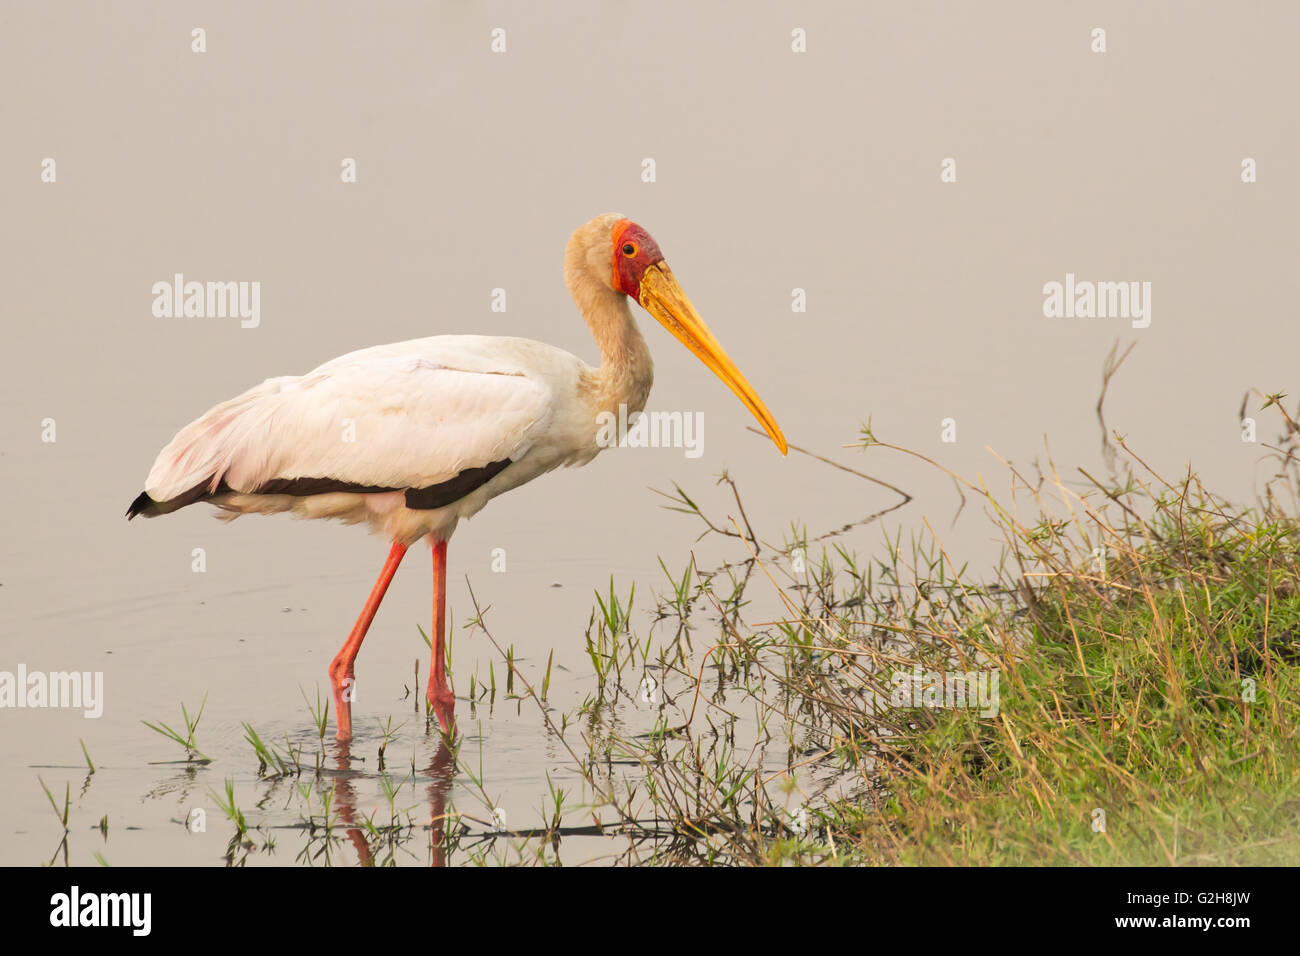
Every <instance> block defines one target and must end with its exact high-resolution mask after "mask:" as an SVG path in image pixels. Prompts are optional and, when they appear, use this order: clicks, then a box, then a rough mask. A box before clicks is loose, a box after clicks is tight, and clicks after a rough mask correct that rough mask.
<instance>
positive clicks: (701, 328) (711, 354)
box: [639, 262, 788, 455]
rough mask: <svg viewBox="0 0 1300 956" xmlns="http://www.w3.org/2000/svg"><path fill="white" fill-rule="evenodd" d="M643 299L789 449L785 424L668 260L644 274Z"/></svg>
mask: <svg viewBox="0 0 1300 956" xmlns="http://www.w3.org/2000/svg"><path fill="white" fill-rule="evenodd" d="M639 301H640V303H641V307H642V308H643V309H645V310H646V311H647V312H649V313H650V314H651V315H653V316H654V317H655V318H656V319H658V320H659V323H660V324H661V325H662V326H663V327H664V328H666V329H667V330H668V331H669V332H671V333H672V334H673V335H674V336H675V337H676V339H677V341H678V342H681V343H682V345H685V346H686V347H687V348H688V349H690V350H691V351H692V352H694V353H695V355H696V356H697V357H698V358H699V360H700V361H701V362H703V363H704V364H705V365H707V366H708V367H709V368H710V369H711V370H712V371H713V374H714V375H716V376H718V378H720V379H722V381H723V383H724V384H725V385H726V386H727V388H729V389H731V390H732V391H733V392H735V393H736V397H737V398H739V399H740V400H741V401H742V402H744V403H745V407H746V408H748V409H749V410H750V411H751V412H753V413H754V417H755V418H757V419H758V422H759V424H760V425H762V426H763V429H764V431H766V432H767V434H768V435H769V436H770V437H771V439H772V441H774V442H776V447H777V448H779V449H780V450H781V454H783V455H784V454H786V453H787V450H788V449H787V446H786V443H785V436H784V435H783V434H781V426H780V425H778V424H777V423H776V419H775V418H773V417H772V413H771V412H769V411H768V410H767V406H766V405H764V404H763V400H762V399H761V398H759V397H758V393H757V392H755V391H754V389H753V387H752V386H751V385H750V384H749V382H747V381H745V376H743V375H741V374H740V369H738V368H736V363H735V362H733V361H731V359H730V358H729V357H728V356H727V353H726V352H724V351H723V349H722V346H721V345H719V344H718V340H717V339H715V338H714V337H713V333H712V332H710V331H709V327H708V326H707V325H705V324H704V320H703V319H701V318H700V314H699V313H698V312H696V311H695V306H693V305H691V300H690V299H688V298H686V293H685V292H683V291H682V287H681V285H679V284H678V282H677V278H676V277H675V276H674V275H673V273H672V270H671V269H669V268H668V265H667V264H666V263H663V262H656V263H655V264H654V265H652V266H649V267H647V268H646V270H645V272H643V273H642V275H641V296H640V299H639Z"/></svg>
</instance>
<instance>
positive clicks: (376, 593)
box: [330, 541, 407, 740]
mask: <svg viewBox="0 0 1300 956" xmlns="http://www.w3.org/2000/svg"><path fill="white" fill-rule="evenodd" d="M406 547H407V546H406V545H404V544H400V543H398V542H396V541H394V542H393V547H392V550H390V551H389V552H388V560H387V561H385V562H384V569H383V570H382V571H380V572H379V580H377V581H376V582H375V586H374V587H373V588H371V589H370V597H368V598H366V606H365V607H363V608H362V609H361V616H360V617H358V618H357V623H355V624H353V625H352V633H350V634H349V635H348V639H347V640H346V641H344V642H343V647H342V648H341V649H340V650H339V652H338V654H336V655H335V657H334V660H332V661H331V662H330V684H332V685H333V687H334V713H335V715H336V719H337V720H338V733H337V734H335V736H336V737H337V738H338V739H339V740H351V739H352V686H353V684H355V683H356V674H355V672H354V670H353V666H352V665H353V663H354V662H355V661H356V659H357V651H359V650H361V642H362V641H364V640H365V639H366V631H368V630H370V622H371V621H373V620H374V619H375V612H376V611H378V610H379V602H381V601H382V600H383V599H384V594H385V593H386V592H387V591H388V585H389V583H390V582H391V581H392V580H393V575H394V574H396V573H397V566H398V565H399V564H401V563H402V556H403V555H404V554H406Z"/></svg>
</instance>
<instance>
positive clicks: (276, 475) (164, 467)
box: [127, 215, 786, 740]
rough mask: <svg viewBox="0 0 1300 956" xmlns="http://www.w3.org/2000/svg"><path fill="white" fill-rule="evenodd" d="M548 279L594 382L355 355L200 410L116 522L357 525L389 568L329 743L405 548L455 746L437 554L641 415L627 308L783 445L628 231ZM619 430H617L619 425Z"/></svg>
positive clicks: (571, 363) (645, 392)
mask: <svg viewBox="0 0 1300 956" xmlns="http://www.w3.org/2000/svg"><path fill="white" fill-rule="evenodd" d="M564 278H565V282H566V284H567V285H568V287H569V292H570V293H571V294H572V296H573V299H574V301H575V302H576V303H577V305H578V310H579V311H580V312H581V313H582V317H583V318H584V319H585V320H586V322H587V325H588V327H589V328H590V329H591V333H592V335H593V336H594V337H595V339H596V343H597V345H599V347H600V355H601V364H600V367H599V368H592V367H591V366H589V365H587V364H586V363H584V362H582V361H581V360H580V359H578V358H577V357H575V356H573V355H570V354H569V353H568V352H565V351H562V350H560V349H557V348H554V347H553V346H550V345H546V344H544V343H542V342H534V341H531V340H529V339H521V338H504V337H494V336H492V337H490V336H481V335H439V336H434V337H432V338H424V339H415V340H412V341H409V342H398V343H396V344H394V345H380V346H376V347H374V348H368V349H362V350H360V351H357V352H351V353H349V354H347V355H344V356H341V357H340V358H336V359H334V360H333V361H330V362H326V363H325V364H324V365H322V366H320V367H319V368H317V369H316V370H315V371H312V372H308V373H307V374H306V375H301V376H294V375H290V376H284V377H281V378H272V379H267V380H266V381H265V382H263V383H262V384H261V385H258V386H256V387H255V388H252V389H249V390H248V391H247V392H244V393H243V394H242V395H239V396H238V397H236V398H232V399H231V400H230V401H227V402H223V403H222V404H220V405H218V406H216V407H215V408H213V409H211V410H210V411H209V412H207V413H206V414H205V415H203V416H202V417H200V418H199V419H197V420H196V421H194V422H191V423H190V424H189V425H186V426H185V427H184V428H182V429H181V430H180V432H179V433H177V435H176V437H175V438H173V439H172V440H171V443H170V444H168V445H167V447H166V448H164V449H163V450H162V451H161V452H160V453H159V455H158V458H157V460H156V461H155V462H154V465H153V469H152V470H151V471H150V472H149V477H148V479H147V480H146V482H145V490H144V491H143V492H142V493H141V494H140V495H139V497H137V498H136V499H135V500H134V501H133V502H131V506H130V508H128V509H127V517H128V518H133V517H135V516H136V515H145V516H147V517H152V516H155V515H160V514H167V513H168V512H172V511H175V510H176V509H177V508H182V507H184V506H185V505H190V504H194V503H195V502H199V501H206V502H209V503H211V504H214V505H216V506H217V507H218V508H220V509H222V510H223V512H224V513H225V514H224V516H225V517H238V516H239V515H241V514H247V513H250V512H261V513H264V514H270V513H274V512H279V511H290V512H292V513H294V514H295V515H299V516H301V517H305V518H340V519H342V520H344V521H347V522H350V523H356V522H362V521H365V522H368V523H369V524H370V526H371V528H372V529H373V530H374V531H376V532H378V533H380V534H383V535H385V536H386V537H387V538H388V539H389V540H391V541H392V549H391V550H390V551H389V554H388V560H387V561H385V563H384V567H383V570H382V571H381V572H380V574H379V579H378V580H377V581H376V582H375V586H374V588H373V589H372V590H371V592H370V597H369V598H368V599H367V600H366V603H365V607H363V608H362V611H361V616H360V617H359V618H358V619H357V622H356V624H355V625H354V626H353V628H352V631H351V633H350V634H348V638H347V640H346V641H345V642H344V644H343V647H342V649H341V650H340V651H339V652H338V654H337V656H335V658H334V659H333V661H332V662H331V663H330V668H329V674H330V683H331V685H332V687H333V691H334V702H335V713H336V715H337V722H338V733H337V736H338V739H339V740H348V739H350V737H351V735H352V712H351V697H352V694H351V687H352V685H353V682H354V679H355V671H354V666H353V665H354V662H355V660H356V656H357V651H358V650H359V649H360V647H361V642H362V641H363V640H364V639H365V636H366V631H367V629H368V628H369V627H370V622H371V621H372V620H373V619H374V616H375V612H376V611H377V610H378V608H379V603H380V601H382V600H383V597H384V592H385V591H386V590H387V589H388V584H389V582H390V581H391V580H392V578H393V574H394V573H395V572H396V571H397V567H398V565H399V564H400V563H401V560H402V556H403V555H404V554H405V553H406V550H407V548H409V547H410V546H411V545H412V544H413V543H414V542H415V541H417V540H418V539H420V538H423V537H427V538H428V539H429V542H430V545H431V546H432V548H433V607H434V615H433V630H432V632H431V634H430V639H431V641H432V643H433V662H432V666H431V667H430V671H429V687H428V700H429V703H430V705H431V706H432V707H433V709H434V712H435V713H436V714H437V716H438V720H439V722H440V723H441V724H442V727H443V729H444V730H445V731H446V732H447V733H448V734H451V733H454V728H455V700H454V698H453V696H452V694H451V690H450V688H449V687H448V685H447V674H446V662H445V651H444V645H443V634H444V630H445V627H444V620H445V603H446V582H447V539H448V538H450V537H451V534H452V532H453V531H454V530H455V528H456V523H457V522H458V521H460V519H461V518H468V517H470V516H471V515H473V514H475V513H476V512H477V511H478V510H479V509H480V508H482V507H483V506H484V505H485V504H487V502H488V501H489V500H490V499H492V498H495V497H496V496H497V495H499V494H501V493H503V492H506V491H509V490H510V489H511V488H515V487H518V486H519V485H522V484H523V483H524V482H526V481H531V480H532V479H533V478H536V477H537V476H538V475H541V474H544V473H545V472H548V471H550V470H551V469H553V468H557V467H559V466H560V465H585V464H586V463H587V462H589V461H591V460H592V459H593V458H594V457H595V456H596V454H597V453H598V452H600V451H601V450H602V447H604V445H606V444H608V442H602V441H600V440H599V438H598V436H599V434H600V432H601V430H602V429H601V426H600V424H599V421H600V420H601V419H602V418H604V420H605V421H609V420H610V419H608V418H607V417H604V416H603V415H602V413H609V414H612V415H618V413H619V406H620V405H624V406H626V409H627V412H626V414H631V413H632V412H640V411H641V410H642V409H644V408H645V404H646V399H647V397H648V396H649V394H650V384H651V382H652V380H653V377H654V370H653V363H652V362H651V359H650V350H649V349H648V348H647V347H646V343H645V340H644V339H643V338H642V337H641V332H640V330H639V329H638V328H637V325H636V321H635V320H634V319H633V317H632V312H631V309H630V308H629V307H628V300H629V299H633V300H635V301H637V302H639V303H640V304H641V306H642V307H643V308H644V309H645V310H646V311H647V312H649V313H650V314H651V315H652V316H654V317H655V318H656V319H658V320H659V322H661V323H662V324H663V326H664V327H665V328H667V329H668V331H669V332H671V333H672V334H673V335H674V336H675V337H676V338H677V340H678V341H680V342H681V343H682V344H683V345H685V346H686V347H687V348H688V349H690V350H691V351H692V352H694V353H695V354H696V355H697V356H698V357H699V358H700V359H701V360H702V361H703V362H704V364H705V365H707V366H708V367H709V368H710V369H712V370H713V372H714V373H715V374H716V375H717V376H718V377H719V378H720V379H722V381H723V382H724V383H726V385H727V387H729V388H730V389H731V390H732V391H733V392H735V394H736V395H737V396H738V397H739V398H740V400H741V401H742V402H743V403H744V404H745V406H746V407H748V408H749V410H750V411H751V412H753V413H754V415H755V417H756V418H757V419H758V420H759V422H761V423H762V425H763V428H764V429H766V431H767V433H768V435H770V436H771V438H772V440H773V441H774V442H776V445H777V447H778V448H779V449H780V450H781V453H782V454H785V453H786V442H785V437H784V436H783V435H782V434H781V429H780V427H778V425H777V423H776V420H775V419H774V418H773V417H772V414H771V412H769V411H768V410H767V406H765V405H764V404H763V402H762V400H761V399H760V398H759V397H758V395H757V393H755V391H754V390H753V388H751V387H750V385H749V383H748V382H747V381H745V378H744V376H742V375H741V374H740V371H739V370H738V369H737V368H736V366H735V364H734V363H733V362H732V361H731V359H729V358H728V357H727V354H726V352H724V351H723V349H722V346H721V345H719V344H718V341H717V339H715V338H714V337H713V334H712V333H711V332H710V331H709V329H708V327H707V326H706V325H705V324H704V322H703V320H701V319H700V316H699V315H698V313H696V311H695V308H694V307H693V306H692V305H691V303H690V300H689V299H687V298H686V294H685V293H684V292H683V291H682V288H681V286H680V285H678V283H677V279H676V278H675V277H674V276H673V273H672V272H671V271H670V270H669V268H668V266H667V264H666V263H665V262H664V257H663V254H662V253H660V251H659V246H658V244H657V243H656V242H655V241H654V239H652V238H651V237H650V234H649V233H647V232H646V231H645V230H644V229H642V228H641V227H640V226H638V225H637V224H636V223H634V222H631V221H629V220H627V219H624V218H622V217H620V216H618V215H605V216H599V217H597V218H596V219H593V220H592V221H591V222H588V223H587V224H586V225H584V226H582V227H580V228H579V229H578V230H577V231H575V232H574V233H573V236H572V238H570V240H569V243H568V247H567V248H566V250H565V256H564ZM621 420H625V419H621Z"/></svg>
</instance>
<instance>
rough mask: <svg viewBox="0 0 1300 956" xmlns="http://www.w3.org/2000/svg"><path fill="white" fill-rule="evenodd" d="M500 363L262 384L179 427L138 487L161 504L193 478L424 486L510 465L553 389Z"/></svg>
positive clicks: (362, 366) (372, 364) (364, 361)
mask: <svg viewBox="0 0 1300 956" xmlns="http://www.w3.org/2000/svg"><path fill="white" fill-rule="evenodd" d="M504 368H505V370H504V371H499V372H496V371H484V370H483V367H482V366H481V365H480V367H479V368H477V369H475V370H472V371H471V370H466V369H461V368H454V367H449V366H447V365H444V364H441V363H439V362H437V361H435V360H430V359H429V358H426V357H420V356H391V355H390V356H382V355H381V356H373V355H371V356H367V355H365V354H358V355H357V356H356V357H355V358H350V359H349V360H347V361H335V362H331V363H329V364H328V365H325V366H322V367H321V368H319V369H317V370H316V371H314V372H310V373H308V374H307V375H304V376H301V377H299V376H290V377H284V378H273V379H268V380H267V381H265V382H263V383H262V384H261V385H259V386H257V387H256V388H252V389H250V390H249V391H247V392H245V393H244V394H242V395H240V396H238V397H236V398H233V399H231V400H230V401H228V402H223V403H222V404H220V405H218V406H216V407H215V408H213V409H211V410H210V411H209V412H208V413H207V414H205V415H204V416H203V417H201V418H199V419H198V420H197V421H194V422H192V423H191V424H189V425H187V426H186V427H185V428H183V429H182V430H181V431H180V432H179V433H178V434H177V435H176V437H175V438H174V439H172V441H171V443H170V444H168V445H167V447H166V448H164V449H163V450H162V452H161V453H159V455H158V459H157V461H156V462H155V463H154V466H153V470H152V471H150V473H149V478H148V481H147V482H146V485H145V490H146V491H147V492H148V494H149V497H151V498H153V499H154V500H155V501H164V500H167V499H169V498H172V497H175V496H177V495H180V494H182V493H184V492H186V491H189V490H190V489H192V488H195V487H196V486H197V485H199V484H200V483H203V482H207V483H209V484H210V487H211V489H213V490H215V489H216V487H217V485H218V483H220V482H223V481H224V482H225V484H226V485H228V486H229V487H230V488H231V489H233V490H235V491H253V490H255V489H257V488H258V487H259V486H262V485H266V484H268V483H269V482H272V481H276V480H278V479H290V478H333V479H337V480H339V481H342V482H347V483H350V484H355V485H363V486H373V487H377V488H423V487H428V486H430V485H435V484H438V483H440V482H443V481H447V480H449V479H451V478H454V477H455V476H456V475H457V474H459V473H461V472H463V471H465V470H466V469H469V468H482V467H484V466H487V465H489V464H491V463H494V462H500V461H502V460H504V459H512V460H518V459H519V458H520V457H521V456H522V455H523V454H524V453H525V452H526V451H527V450H528V448H529V446H530V445H531V444H532V443H533V441H535V440H536V438H537V436H538V435H540V434H542V433H543V432H544V431H545V430H546V427H547V425H548V423H549V420H550V415H551V398H552V395H551V388H550V386H549V385H548V384H547V383H546V381H544V380H542V379H540V378H538V377H534V376H530V375H528V374H525V373H522V372H521V371H520V370H518V369H517V368H514V367H510V366H508V365H507V366H505V367H504Z"/></svg>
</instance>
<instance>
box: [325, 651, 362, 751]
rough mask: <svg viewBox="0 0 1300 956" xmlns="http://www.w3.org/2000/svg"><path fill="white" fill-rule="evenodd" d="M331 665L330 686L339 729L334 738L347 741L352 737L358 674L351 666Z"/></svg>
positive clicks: (342, 741) (341, 741) (343, 741)
mask: <svg viewBox="0 0 1300 956" xmlns="http://www.w3.org/2000/svg"><path fill="white" fill-rule="evenodd" d="M336 664H337V662H335V664H331V665H330V686H331V687H332V688H333V690H334V719H335V723H336V724H337V725H338V729H337V731H336V732H335V734H334V739H335V740H337V741H339V742H340V743H346V742H347V741H349V740H351V739H352V698H353V695H354V688H355V687H356V675H355V674H354V672H353V670H352V668H350V667H346V668H345V667H340V666H336Z"/></svg>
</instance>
